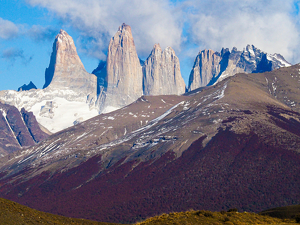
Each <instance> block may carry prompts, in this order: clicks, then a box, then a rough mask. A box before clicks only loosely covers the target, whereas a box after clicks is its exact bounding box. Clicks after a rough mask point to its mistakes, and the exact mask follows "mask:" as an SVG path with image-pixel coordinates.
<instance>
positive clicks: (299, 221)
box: [295, 214, 300, 223]
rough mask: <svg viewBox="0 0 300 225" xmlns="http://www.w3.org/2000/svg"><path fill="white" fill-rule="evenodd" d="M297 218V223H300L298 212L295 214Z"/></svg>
mask: <svg viewBox="0 0 300 225" xmlns="http://www.w3.org/2000/svg"><path fill="white" fill-rule="evenodd" d="M295 219H296V223H300V214H297V215H296V216H295Z"/></svg>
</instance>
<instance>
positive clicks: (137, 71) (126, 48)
mask: <svg viewBox="0 0 300 225" xmlns="http://www.w3.org/2000/svg"><path fill="white" fill-rule="evenodd" d="M106 65H107V66H106V72H107V74H106V79H105V80H106V84H107V86H106V87H105V89H106V105H109V106H111V107H115V108H119V107H123V106H125V105H128V104H130V103H132V102H133V101H135V100H136V99H138V98H139V97H140V96H141V95H142V94H143V89H142V82H143V74H142V67H141V65H140V60H139V57H138V55H137V52H136V48H135V44H134V41H133V37H132V33H131V28H130V26H128V25H126V24H125V23H123V24H122V25H121V26H120V27H119V29H118V31H117V33H116V34H115V35H114V36H113V37H112V38H111V40H110V42H109V46H108V54H107V61H106Z"/></svg>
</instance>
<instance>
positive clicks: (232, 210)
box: [227, 208, 239, 212]
mask: <svg viewBox="0 0 300 225" xmlns="http://www.w3.org/2000/svg"><path fill="white" fill-rule="evenodd" d="M238 211H239V210H238V209H237V208H232V209H228V211H227V212H238Z"/></svg>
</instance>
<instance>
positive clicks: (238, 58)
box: [188, 45, 291, 91]
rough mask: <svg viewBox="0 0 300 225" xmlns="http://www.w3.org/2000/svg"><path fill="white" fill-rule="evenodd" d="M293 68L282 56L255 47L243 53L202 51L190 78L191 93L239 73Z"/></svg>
mask: <svg viewBox="0 0 300 225" xmlns="http://www.w3.org/2000/svg"><path fill="white" fill-rule="evenodd" d="M286 66H291V64H290V63H288V62H287V61H286V60H285V59H284V58H283V56H281V55H280V54H268V53H265V52H263V51H261V50H260V49H258V48H256V47H255V46H253V45H247V46H246V48H245V49H244V50H243V51H239V50H237V48H235V47H234V48H233V49H232V50H231V52H230V51H229V50H228V49H222V51H221V53H218V52H213V51H212V50H203V51H201V52H200V53H199V54H198V56H197V57H196V59H195V63H194V66H193V69H192V71H191V74H190V78H189V88H188V89H189V91H192V90H195V89H197V88H199V87H203V86H207V85H213V84H214V83H216V82H219V81H221V80H223V79H225V78H227V77H229V76H233V75H235V74H237V73H260V72H266V71H272V70H274V69H278V68H280V67H286Z"/></svg>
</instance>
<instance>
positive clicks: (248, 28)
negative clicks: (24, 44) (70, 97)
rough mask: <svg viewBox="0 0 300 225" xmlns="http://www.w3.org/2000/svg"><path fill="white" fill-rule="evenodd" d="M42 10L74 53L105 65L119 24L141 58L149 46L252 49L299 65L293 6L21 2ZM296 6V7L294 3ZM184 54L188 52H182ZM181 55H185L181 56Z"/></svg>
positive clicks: (274, 0)
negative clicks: (67, 31)
mask: <svg viewBox="0 0 300 225" xmlns="http://www.w3.org/2000/svg"><path fill="white" fill-rule="evenodd" d="M27 2H28V3H30V4H31V5H32V6H40V7H44V8H47V9H48V10H49V11H50V12H53V13H54V15H55V16H58V17H59V18H61V19H62V21H63V22H64V23H65V24H67V25H71V26H72V27H73V28H75V29H77V30H78V31H79V32H80V35H81V36H80V38H79V39H78V40H77V46H78V49H79V51H83V52H85V53H86V54H90V55H93V56H94V57H97V58H99V59H105V52H106V50H107V46H108V42H109V39H110V38H111V37H112V36H113V35H114V34H115V33H116V31H117V29H118V27H119V26H120V25H121V24H122V23H123V22H125V23H126V24H129V25H130V26H131V27H132V32H133V37H134V40H135V44H136V47H137V50H138V54H139V56H141V57H147V56H148V54H149V53H150V51H151V49H152V47H153V45H154V44H155V43H160V44H161V46H162V47H163V48H165V47H167V46H171V47H172V48H174V49H175V51H176V53H177V54H178V53H179V52H180V50H184V51H191V50H190V48H194V47H195V45H197V46H198V47H197V48H198V49H199V50H200V49H203V48H211V49H213V50H215V51H220V50H221V48H222V47H228V48H230V49H231V48H232V47H234V46H235V47H237V48H238V49H243V48H244V47H245V46H246V45H247V44H253V45H255V46H256V47H258V48H260V49H261V50H263V51H266V52H269V53H280V54H282V55H283V56H284V57H285V58H286V59H287V60H289V61H290V62H292V63H296V62H300V51H299V53H298V49H299V47H300V43H299V40H300V39H299V38H300V32H299V24H300V23H299V21H300V20H299V18H297V16H296V15H293V13H295V5H296V4H297V1H294V0H285V1H282V0H251V1H250V0H224V1H220V0H143V1H139V0H127V1H124V0H115V1H107V0H85V1H82V0H72V1H71V0H27ZM298 4H299V3H298ZM186 48H188V49H186ZM182 55H185V54H182Z"/></svg>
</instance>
